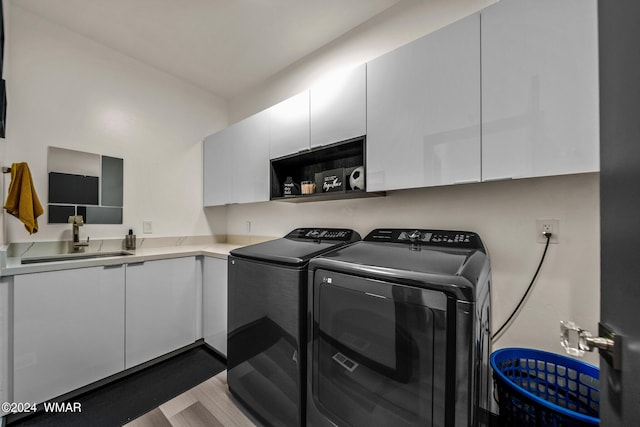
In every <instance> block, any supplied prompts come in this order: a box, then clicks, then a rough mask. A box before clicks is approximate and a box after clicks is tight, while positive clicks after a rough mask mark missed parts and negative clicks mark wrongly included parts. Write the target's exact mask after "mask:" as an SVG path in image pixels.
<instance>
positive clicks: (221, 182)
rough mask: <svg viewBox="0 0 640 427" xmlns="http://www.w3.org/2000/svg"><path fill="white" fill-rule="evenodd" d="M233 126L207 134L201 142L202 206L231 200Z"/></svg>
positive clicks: (222, 203)
mask: <svg viewBox="0 0 640 427" xmlns="http://www.w3.org/2000/svg"><path fill="white" fill-rule="evenodd" d="M233 134H234V129H233V128H227V129H224V130H222V131H220V132H218V133H215V134H213V135H210V136H208V137H207V138H206V139H205V140H204V144H203V150H204V153H203V157H204V165H203V179H204V182H203V201H204V206H218V205H224V204H227V203H229V202H230V201H231V191H232V185H231V184H230V181H231V177H232V173H231V172H232V168H233V166H232V159H233V145H232V144H233V139H234V137H233Z"/></svg>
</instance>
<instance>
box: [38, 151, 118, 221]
mask: <svg viewBox="0 0 640 427" xmlns="http://www.w3.org/2000/svg"><path fill="white" fill-rule="evenodd" d="M47 170H48V173H49V203H48V211H49V224H61V223H64V224H66V223H67V220H68V218H69V217H70V216H73V215H82V218H84V222H85V224H122V205H123V203H122V200H123V197H122V194H123V190H122V187H123V160H122V159H119V158H117V157H109V156H102V155H100V154H93V153H85V152H83V151H76V150H67V149H65V148H57V147H49V151H48V153H47Z"/></svg>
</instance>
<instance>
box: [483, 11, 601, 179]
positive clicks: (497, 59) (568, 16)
mask: <svg viewBox="0 0 640 427" xmlns="http://www.w3.org/2000/svg"><path fill="white" fill-rule="evenodd" d="M598 115H599V113H598V35H597V4H596V0H535V1H533V0H502V1H500V2H499V3H497V4H496V5H493V6H491V7H489V8H487V9H485V10H483V11H482V122H483V123H482V179H483V180H492V179H502V178H521V177H533V176H545V175H558V174H567V173H580V172H591V171H597V170H599V147H598V145H599V116H598Z"/></svg>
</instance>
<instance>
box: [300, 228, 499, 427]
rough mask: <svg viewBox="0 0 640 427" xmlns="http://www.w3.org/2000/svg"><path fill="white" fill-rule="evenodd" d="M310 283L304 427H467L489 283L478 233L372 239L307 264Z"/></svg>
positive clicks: (484, 346)
mask: <svg viewBox="0 0 640 427" xmlns="http://www.w3.org/2000/svg"><path fill="white" fill-rule="evenodd" d="M308 282H309V286H310V289H309V293H308V316H309V319H310V322H309V334H308V335H309V342H308V344H307V349H308V356H307V357H308V364H307V420H308V423H307V425H308V426H314V427H325V426H340V427H347V426H353V427H356V426H367V427H372V426H385V427H387V426H394V427H409V426H412V427H413V426H416V427H417V426H420V427H424V426H438V427H441V426H445V427H461V426H464V427H469V426H475V425H476V423H477V422H478V413H479V408H483V409H488V408H487V406H488V401H489V395H490V375H489V344H490V282H491V269H490V264H489V257H488V255H487V253H486V250H485V248H484V246H483V244H482V242H481V240H480V237H479V236H478V235H477V234H475V233H471V232H466V231H442V230H405V229H378V230H374V231H372V232H371V233H369V235H367V236H366V237H365V239H363V240H362V241H360V242H357V243H354V244H353V245H350V246H347V247H345V248H341V249H338V250H335V251H332V252H330V253H328V254H324V255H321V256H319V257H317V258H314V259H312V260H311V261H310V263H309V280H308Z"/></svg>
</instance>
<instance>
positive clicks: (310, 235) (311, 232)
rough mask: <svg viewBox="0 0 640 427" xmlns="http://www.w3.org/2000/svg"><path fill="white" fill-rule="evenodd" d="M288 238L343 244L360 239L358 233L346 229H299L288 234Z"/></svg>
mask: <svg viewBox="0 0 640 427" xmlns="http://www.w3.org/2000/svg"><path fill="white" fill-rule="evenodd" d="M286 237H288V238H294V239H309V240H338V241H343V242H349V241H351V240H352V239H354V238H355V240H358V239H359V238H360V236H359V235H358V233H356V232H354V231H353V230H349V229H346V228H297V229H295V230H293V231H292V232H291V233H289V234H287V236H286Z"/></svg>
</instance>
